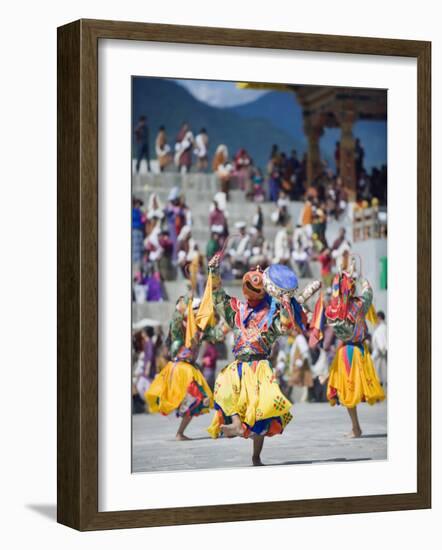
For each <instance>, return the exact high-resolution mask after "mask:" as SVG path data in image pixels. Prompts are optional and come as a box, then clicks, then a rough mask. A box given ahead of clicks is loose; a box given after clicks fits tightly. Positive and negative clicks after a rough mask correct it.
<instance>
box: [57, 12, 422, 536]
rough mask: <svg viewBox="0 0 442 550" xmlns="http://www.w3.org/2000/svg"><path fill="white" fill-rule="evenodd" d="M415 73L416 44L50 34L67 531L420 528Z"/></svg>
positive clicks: (116, 25)
mask: <svg viewBox="0 0 442 550" xmlns="http://www.w3.org/2000/svg"><path fill="white" fill-rule="evenodd" d="M430 69H431V44H430V43H429V42H420V41H419V42H418V41H407V40H392V39H383V38H361V37H347V36H332V35H330V36H328V35H312V34H297V33H281V32H263V31H257V30H239V29H220V28H205V27H185V26H174V25H157V24H147V23H132V22H131V23H129V22H118V21H97V20H80V21H76V22H73V23H69V24H67V25H65V26H63V27H60V28H59V29H58V127H57V132H58V505H57V508H58V521H59V522H60V523H63V524H65V525H68V526H70V527H73V528H75V529H79V530H82V531H85V530H98V529H113V528H131V527H148V526H161V525H177V524H189V523H209V522H224V521H244V520H252V519H273V518H284V517H297V516H313V515H329V514H344V513H361V512H376V511H389V510H406V509H417V508H429V507H430V506H431V402H430V396H431V368H430V367H431V360H430V358H431V336H430V335H431V330H430V329H431V257H430V250H431V194H430V165H431V162H430V161H431V129H430V119H431V116H430V115H431V93H430V91H431V81H430ZM262 466H264V467H262Z"/></svg>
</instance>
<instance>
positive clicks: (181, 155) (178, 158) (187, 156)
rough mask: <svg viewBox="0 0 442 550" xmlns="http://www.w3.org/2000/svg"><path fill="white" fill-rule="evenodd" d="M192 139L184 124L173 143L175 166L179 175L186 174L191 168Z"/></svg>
mask: <svg viewBox="0 0 442 550" xmlns="http://www.w3.org/2000/svg"><path fill="white" fill-rule="evenodd" d="M193 146H194V137H193V134H192V131H191V129H190V126H189V124H188V123H187V122H184V123H183V125H182V126H181V130H180V131H179V132H178V135H177V138H176V143H175V165H176V166H177V167H178V170H179V171H180V173H181V174H187V173H188V172H190V169H191V167H192V148H193Z"/></svg>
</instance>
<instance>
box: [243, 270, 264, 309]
mask: <svg viewBox="0 0 442 550" xmlns="http://www.w3.org/2000/svg"><path fill="white" fill-rule="evenodd" d="M242 291H243V294H244V296H245V297H246V299H247V301H248V302H249V303H250V304H256V303H258V302H260V301H261V300H262V299H263V298H264V297H265V295H266V291H265V288H264V282H263V278H262V269H261V268H260V267H259V266H257V267H256V268H255V269H253V270H251V271H248V272H247V273H246V274H245V275H244V277H243V278H242Z"/></svg>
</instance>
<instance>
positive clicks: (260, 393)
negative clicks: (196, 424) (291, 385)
mask: <svg viewBox="0 0 442 550" xmlns="http://www.w3.org/2000/svg"><path fill="white" fill-rule="evenodd" d="M214 399H215V409H216V413H215V415H214V417H213V420H212V423H211V425H210V426H209V428H208V430H207V431H208V432H209V434H210V435H211V436H212V437H213V438H217V437H219V435H220V433H221V425H222V424H229V423H230V422H231V417H232V415H234V414H237V415H239V417H240V419H241V422H242V424H243V430H244V432H243V437H249V436H251V435H253V434H258V435H266V436H272V435H276V434H280V433H282V431H283V430H284V428H285V427H286V426H287V424H288V423H289V422H290V420H291V419H292V418H293V416H292V414H291V413H290V409H291V407H292V403H290V401H289V400H288V399H286V398H285V397H284V395H283V394H282V393H281V390H280V388H279V384H278V382H277V380H276V376H275V374H274V373H273V370H272V368H271V366H270V363H269V361H267V360H261V361H252V362H245V361H234V362H233V363H231V364H230V365H228V366H227V367H224V369H223V370H222V371H221V372H220V373H219V375H218V377H217V379H216V382H215V390H214Z"/></svg>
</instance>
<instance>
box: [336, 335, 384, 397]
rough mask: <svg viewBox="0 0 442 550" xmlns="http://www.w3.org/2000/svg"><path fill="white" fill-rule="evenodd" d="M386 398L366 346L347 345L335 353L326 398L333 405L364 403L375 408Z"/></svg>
mask: <svg viewBox="0 0 442 550" xmlns="http://www.w3.org/2000/svg"><path fill="white" fill-rule="evenodd" d="M384 398H385V394H384V391H383V389H382V387H381V385H380V383H379V380H378V377H377V375H376V371H375V369H374V365H373V360H372V358H371V355H370V352H369V351H368V348H367V346H366V345H365V344H344V345H343V346H341V347H340V348H339V349H338V351H337V352H336V356H335V358H334V360H333V363H332V365H331V367H330V377H329V381H328V387H327V399H328V400H329V402H330V404H331V405H336V403H338V402H339V403H341V404H342V405H344V406H345V407H347V408H353V407H356V405H357V404H358V403H361V401H365V402H367V403H368V404H369V405H373V404H374V403H376V402H377V401H382V400H383V399H384Z"/></svg>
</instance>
